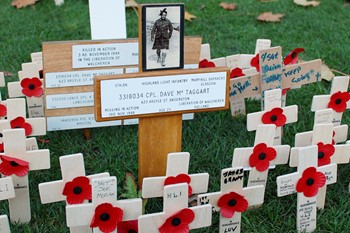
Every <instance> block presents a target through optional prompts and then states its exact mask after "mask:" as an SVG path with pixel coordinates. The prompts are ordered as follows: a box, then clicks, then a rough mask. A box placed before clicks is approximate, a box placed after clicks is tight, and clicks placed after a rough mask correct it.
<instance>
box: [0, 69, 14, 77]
mask: <svg viewBox="0 0 350 233" xmlns="http://www.w3.org/2000/svg"><path fill="white" fill-rule="evenodd" d="M0 73H4V76H13V74H12V73H11V72H8V71H3V70H0Z"/></svg>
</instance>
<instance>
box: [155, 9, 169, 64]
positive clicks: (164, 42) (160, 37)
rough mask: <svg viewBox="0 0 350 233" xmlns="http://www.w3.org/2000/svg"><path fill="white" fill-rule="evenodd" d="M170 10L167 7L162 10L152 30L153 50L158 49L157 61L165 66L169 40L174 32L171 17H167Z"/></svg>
mask: <svg viewBox="0 0 350 233" xmlns="http://www.w3.org/2000/svg"><path fill="white" fill-rule="evenodd" d="M167 15H168V12H167V10H166V8H164V9H163V10H161V11H160V13H159V16H160V19H158V20H157V21H156V22H155V23H154V25H153V27H152V31H151V41H154V43H153V47H152V49H153V50H157V51H156V52H157V56H158V58H157V63H161V65H162V66H165V59H166V56H167V53H168V51H169V40H170V38H171V35H172V34H173V30H174V28H173V25H172V23H171V22H170V20H169V19H167V18H166V17H167Z"/></svg>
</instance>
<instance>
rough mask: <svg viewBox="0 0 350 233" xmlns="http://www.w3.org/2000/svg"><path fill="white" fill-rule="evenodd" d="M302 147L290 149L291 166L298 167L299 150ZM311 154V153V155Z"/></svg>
mask: <svg viewBox="0 0 350 233" xmlns="http://www.w3.org/2000/svg"><path fill="white" fill-rule="evenodd" d="M301 148H302V147H293V148H292V149H291V151H290V159H289V166H290V167H297V166H298V164H299V150H300V149H301ZM310 156H311V155H310Z"/></svg>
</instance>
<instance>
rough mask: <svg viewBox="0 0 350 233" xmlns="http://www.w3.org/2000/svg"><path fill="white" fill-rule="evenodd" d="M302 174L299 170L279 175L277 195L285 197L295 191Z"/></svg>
mask: <svg viewBox="0 0 350 233" xmlns="http://www.w3.org/2000/svg"><path fill="white" fill-rule="evenodd" d="M300 176H301V174H299V173H298V172H295V173H292V174H287V175H283V176H278V177H277V196H278V197H283V196H286V195H290V194H292V193H295V192H296V190H295V186H296V184H297V181H298V179H299V178H300Z"/></svg>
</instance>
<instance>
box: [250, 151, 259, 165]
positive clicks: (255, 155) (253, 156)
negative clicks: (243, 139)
mask: <svg viewBox="0 0 350 233" xmlns="http://www.w3.org/2000/svg"><path fill="white" fill-rule="evenodd" d="M258 163H259V154H258V153H253V154H251V155H250V157H249V166H250V167H255V166H256V165H257V164H258Z"/></svg>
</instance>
